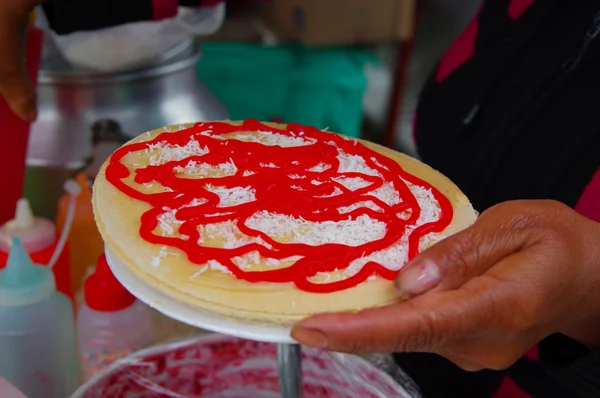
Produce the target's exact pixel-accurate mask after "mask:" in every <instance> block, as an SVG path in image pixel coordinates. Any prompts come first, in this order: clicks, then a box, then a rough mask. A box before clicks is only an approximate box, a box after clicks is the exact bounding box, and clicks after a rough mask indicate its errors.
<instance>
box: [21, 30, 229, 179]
mask: <svg viewBox="0 0 600 398" xmlns="http://www.w3.org/2000/svg"><path fill="white" fill-rule="evenodd" d="M173 51H176V52H178V53H179V55H177V56H172V52H171V54H170V55H169V57H168V58H167V59H168V60H167V61H165V62H157V63H155V64H154V65H152V66H150V67H148V68H145V69H141V70H136V71H131V72H126V73H109V74H104V73H95V72H89V71H85V70H75V69H71V68H70V67H68V66H65V64H61V63H60V62H51V61H56V60H55V59H53V60H51V61H48V62H45V63H44V66H43V67H42V70H41V72H40V76H39V85H38V106H39V117H38V120H37V121H36V122H35V123H34V124H33V126H32V130H31V136H30V142H29V150H28V159H27V164H28V165H29V166H51V167H67V168H70V169H73V168H79V167H81V166H83V165H84V164H85V162H86V160H87V159H89V158H90V157H91V156H92V154H93V146H92V140H93V132H94V130H96V131H98V126H99V125H100V126H112V127H113V128H114V126H117V127H116V128H117V129H118V130H120V131H121V132H122V133H123V134H125V136H128V137H133V136H135V135H137V134H139V133H142V132H145V131H148V130H152V129H155V128H158V127H161V126H166V125H170V124H179V123H186V122H195V121H205V120H218V119H224V118H226V117H227V112H226V111H225V109H224V108H223V107H222V106H221V104H220V103H219V102H218V101H217V100H216V99H215V98H214V96H213V95H212V94H211V93H210V92H209V91H208V89H207V88H206V87H205V86H204V85H203V84H202V83H201V82H200V81H199V80H198V78H197V76H196V67H195V66H196V62H197V60H198V58H199V57H200V52H201V47H200V44H199V43H197V42H194V41H191V40H190V41H187V42H184V43H182V44H181V45H180V46H179V47H178V48H177V49H174V50H173Z"/></svg>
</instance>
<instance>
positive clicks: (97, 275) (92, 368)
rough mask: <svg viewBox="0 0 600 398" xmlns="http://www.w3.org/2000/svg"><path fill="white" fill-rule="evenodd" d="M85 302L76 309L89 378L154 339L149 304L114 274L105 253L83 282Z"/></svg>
mask: <svg viewBox="0 0 600 398" xmlns="http://www.w3.org/2000/svg"><path fill="white" fill-rule="evenodd" d="M83 291H84V299H85V302H84V304H83V305H82V306H81V308H80V310H79V312H78V313H77V340H78V341H79V353H80V356H81V362H82V370H83V377H84V379H85V380H87V379H89V378H90V377H91V376H93V375H94V374H95V373H97V372H100V371H102V370H104V369H105V368H106V367H107V366H108V365H110V364H111V363H113V362H114V361H116V360H117V359H119V358H122V357H125V356H127V355H129V354H131V353H133V352H135V351H138V350H140V349H142V348H145V347H147V346H149V345H151V344H152V343H153V342H154V328H153V324H152V317H151V312H150V308H149V307H148V306H146V304H144V303H142V302H141V301H139V300H137V299H136V298H135V297H134V296H133V295H131V293H129V292H128V291H127V290H126V289H125V288H124V287H123V286H122V285H121V284H120V283H119V281H118V280H117V278H115V276H114V275H113V273H112V271H111V270H110V268H109V266H108V263H107V262H106V257H105V256H104V254H102V255H101V256H100V257H99V258H98V262H97V264H96V270H95V272H94V273H93V274H92V275H90V276H89V277H88V278H87V279H86V280H85V282H84V284H83Z"/></svg>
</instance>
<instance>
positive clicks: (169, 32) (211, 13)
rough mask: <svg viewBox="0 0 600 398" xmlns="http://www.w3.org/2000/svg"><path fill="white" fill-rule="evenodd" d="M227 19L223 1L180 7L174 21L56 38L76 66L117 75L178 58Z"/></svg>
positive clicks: (54, 35)
mask: <svg viewBox="0 0 600 398" xmlns="http://www.w3.org/2000/svg"><path fill="white" fill-rule="evenodd" d="M224 18H225V2H221V3H219V4H216V5H214V6H210V7H200V8H188V7H179V10H178V15H177V16H176V17H174V18H167V19H163V20H159V21H142V22H134V23H125V24H120V25H117V26H112V27H108V28H104V29H96V30H89V31H78V32H75V33H70V34H66V35H57V34H54V33H53V35H52V36H53V38H54V41H55V43H56V45H57V47H58V48H59V50H60V51H61V53H62V55H63V56H64V57H65V58H66V59H67V60H68V61H69V62H70V63H71V64H73V65H74V66H77V67H81V68H86V69H90V70H95V71H100V72H117V71H124V70H131V69H135V68H140V67H143V66H146V65H147V64H149V63H152V62H155V61H157V60H162V61H164V60H166V59H169V58H171V57H173V56H175V55H177V47H178V45H179V44H180V43H182V42H183V41H185V40H189V39H192V38H194V37H195V36H204V35H210V34H212V33H214V32H216V31H217V30H218V29H219V28H220V27H221V25H222V23H223V20H224Z"/></svg>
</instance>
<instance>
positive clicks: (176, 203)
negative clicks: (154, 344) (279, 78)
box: [106, 120, 453, 293]
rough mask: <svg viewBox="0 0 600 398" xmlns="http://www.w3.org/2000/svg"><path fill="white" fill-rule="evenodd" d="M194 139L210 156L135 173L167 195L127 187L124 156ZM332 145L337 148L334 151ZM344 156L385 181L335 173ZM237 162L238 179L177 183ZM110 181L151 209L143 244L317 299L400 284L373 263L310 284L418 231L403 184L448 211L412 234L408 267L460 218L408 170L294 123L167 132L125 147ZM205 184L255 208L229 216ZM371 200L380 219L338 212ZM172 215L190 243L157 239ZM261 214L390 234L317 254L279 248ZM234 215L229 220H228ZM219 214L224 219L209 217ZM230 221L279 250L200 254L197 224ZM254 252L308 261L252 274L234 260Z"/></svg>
mask: <svg viewBox="0 0 600 398" xmlns="http://www.w3.org/2000/svg"><path fill="white" fill-rule="evenodd" d="M206 131H210V134H211V135H212V136H219V135H224V134H229V133H235V132H243V131H268V132H272V133H277V134H282V135H285V136H288V137H302V138H303V139H305V140H314V141H315V142H314V143H313V144H311V145H306V146H296V147H285V148H284V147H281V146H267V145H263V144H261V143H258V142H245V141H240V140H236V139H228V140H223V139H216V138H213V137H211V136H210V135H206ZM202 133H204V134H202ZM191 139H194V140H196V141H198V143H199V145H200V147H201V148H204V147H206V148H208V150H209V153H207V154H204V155H201V156H190V157H187V158H185V159H182V160H179V161H170V162H167V163H164V164H161V165H158V166H147V167H144V168H139V169H136V170H135V173H136V174H135V176H134V181H135V182H136V183H138V184H145V183H152V182H157V183H160V184H161V185H162V186H164V187H168V188H170V189H171V190H172V191H171V192H160V193H151V194H149V193H142V192H140V191H138V190H136V189H135V188H134V187H132V186H130V185H128V184H127V183H126V182H125V181H124V180H125V179H126V178H127V177H129V176H130V171H129V169H128V168H127V167H126V166H125V165H124V164H122V163H121V160H122V159H123V157H124V156H126V155H127V154H129V153H132V152H136V151H145V150H146V149H147V148H148V147H149V146H150V145H153V144H160V143H163V144H171V145H178V146H185V145H186V144H187V143H188V142H189V141H190V140H191ZM331 142H333V143H335V145H331ZM338 148H339V150H342V151H343V152H345V153H347V154H350V155H358V156H361V157H362V158H364V159H365V161H366V164H367V165H368V166H369V167H370V168H372V169H374V170H376V171H378V172H379V173H380V174H381V175H382V176H383V178H381V177H377V176H371V175H365V174H363V173H358V172H343V173H340V172H338V168H339V160H338V158H337V156H338ZM230 159H233V160H234V161H235V165H236V167H237V173H236V174H235V175H233V176H228V177H219V178H202V179H198V178H196V179H191V178H181V177H178V176H176V173H175V172H174V171H173V169H174V168H175V167H177V166H181V167H185V166H186V165H187V164H188V163H189V162H190V161H196V162H197V163H206V164H209V165H213V166H217V165H219V164H222V163H224V162H228V161H229V160H230ZM265 163H272V164H275V165H276V166H277V167H278V168H272V167H266V165H265ZM320 163H325V164H328V165H330V166H331V167H330V168H329V169H327V170H325V171H322V172H315V171H308V170H309V169H311V168H313V167H314V166H317V165H318V164H320ZM244 171H252V172H254V173H255V174H252V175H247V176H244V175H243V174H244ZM290 175H297V176H306V178H303V179H292V178H291V177H290ZM334 177H349V178H352V177H359V178H361V179H363V180H366V181H368V182H369V183H370V185H368V186H366V187H364V188H360V189H358V190H354V191H351V190H349V189H347V188H346V187H345V186H344V185H342V184H340V183H339V182H336V181H334V180H333V178H334ZM106 179H107V180H108V181H109V182H110V183H111V184H112V185H114V186H115V187H116V188H117V189H119V190H120V191H122V192H123V193H124V194H126V195H128V196H130V197H132V198H134V199H137V200H141V201H144V202H147V203H149V204H150V205H151V206H152V209H151V210H148V211H147V212H146V213H144V214H143V215H142V217H141V226H140V236H141V237H142V238H143V239H145V240H146V241H148V242H150V243H153V244H157V245H166V246H171V247H176V248H178V249H180V250H182V251H183V252H185V253H186V254H187V257H188V259H189V261H191V262H193V263H195V264H198V265H202V264H206V263H207V262H208V261H209V260H217V261H218V262H219V263H221V264H223V265H224V266H225V267H227V268H228V269H229V270H230V271H231V272H232V273H233V275H235V277H237V278H239V279H243V280H246V281H248V282H274V283H288V282H293V283H294V284H295V285H296V287H298V288H299V289H301V290H305V291H308V292H315V293H328V292H334V291H339V290H344V289H348V288H351V287H354V286H356V285H358V284H359V283H362V282H364V281H365V280H367V278H369V277H370V276H371V275H374V274H375V275H379V276H381V277H383V278H385V279H388V280H393V279H394V278H395V277H396V275H397V274H398V271H391V270H389V269H388V268H386V267H384V266H382V265H381V264H378V263H376V262H369V263H367V264H366V265H365V266H364V267H363V268H362V269H361V270H360V271H359V272H358V273H356V274H355V275H353V276H351V277H349V278H347V279H344V280H340V281H336V282H330V283H314V282H311V281H310V280H309V279H310V278H311V277H312V276H314V275H316V274H317V273H318V272H333V271H335V270H336V269H338V270H342V269H345V268H347V267H348V266H349V265H350V263H351V262H352V261H354V260H356V259H359V258H361V257H363V256H368V255H369V254H372V253H374V252H377V251H380V250H382V249H385V248H388V247H389V246H391V245H392V244H394V243H396V242H397V241H398V240H399V239H400V238H401V237H402V236H403V235H404V234H405V231H406V229H407V227H409V226H413V225H415V224H416V222H417V220H418V219H419V216H420V213H421V209H420V207H419V205H418V203H417V200H416V198H415V196H414V195H413V194H412V192H411V191H410V189H409V187H408V186H407V184H406V183H405V181H408V182H410V183H412V184H414V185H419V186H421V187H424V188H425V189H431V192H432V193H433V196H434V197H435V199H436V200H437V201H438V203H439V206H440V213H441V215H440V217H439V219H438V220H437V221H435V222H430V223H426V224H423V225H421V226H419V227H417V228H415V229H414V230H413V231H412V232H411V233H410V235H409V236H408V245H409V247H408V259H409V260H410V259H412V258H413V257H414V256H415V255H417V253H418V251H419V240H420V238H421V237H422V236H424V235H426V234H428V233H431V232H441V231H443V230H444V229H445V228H446V227H447V226H448V225H449V224H450V222H451V221H452V216H453V211H452V204H451V203H450V201H449V200H448V199H447V198H446V197H445V196H444V195H443V194H442V193H440V192H439V191H438V190H437V189H435V188H434V187H433V186H431V185H430V184H428V183H427V182H425V181H423V180H421V179H419V178H417V177H415V176H413V175H411V174H409V173H407V172H406V171H404V170H403V169H402V168H401V167H400V165H398V163H396V162H395V161H394V160H392V159H389V158H387V157H385V156H383V155H381V154H378V153H377V152H375V151H373V150H371V149H369V148H367V147H366V146H364V145H362V144H361V143H359V142H357V141H355V140H352V139H345V138H343V137H341V136H338V135H336V134H331V133H327V132H323V131H321V130H318V129H316V128H313V127H305V126H300V125H296V124H290V125H288V126H287V127H286V129H285V130H283V129H276V128H273V127H269V126H266V125H264V124H261V123H259V122H258V121H255V120H247V121H245V122H244V123H243V124H242V125H241V126H233V125H230V124H228V123H220V122H212V123H198V124H196V125H195V126H194V127H192V128H188V129H184V130H181V131H178V132H175V133H162V134H159V135H158V136H157V137H156V138H154V139H153V140H151V141H145V142H138V143H134V144H129V145H126V146H123V147H121V148H120V149H118V150H117V151H116V152H115V153H114V154H113V155H112V156H111V158H110V162H109V165H108V167H107V168H106ZM312 180H318V181H319V182H322V183H321V184H320V185H314V184H312V183H311V181H312ZM386 182H392V184H393V186H394V188H395V189H396V191H397V192H398V193H399V195H400V198H401V200H402V202H401V203H399V204H396V205H394V206H389V205H388V204H386V203H385V202H383V201H381V200H380V199H378V198H377V197H375V196H373V195H372V194H371V193H372V191H374V190H375V189H377V188H379V187H381V186H382V184H384V183H386ZM208 184H210V185H213V186H222V187H226V188H234V187H248V186H250V187H252V188H254V189H255V191H256V194H255V196H256V200H255V201H253V202H250V203H244V204H240V205H236V206H232V207H227V208H223V207H217V205H218V204H219V197H218V195H216V194H215V193H213V192H210V191H209V190H207V189H205V186H206V185H208ZM292 186H296V187H301V188H302V191H298V190H297V189H294V188H292ZM336 188H337V189H339V190H341V191H342V194H339V195H336V196H331V197H325V198H323V197H320V196H326V195H331V194H332V193H333V192H334V191H335V190H336ZM193 199H200V200H201V199H204V200H205V201H203V202H204V203H202V204H200V205H198V206H193V207H185V208H181V206H183V205H188V204H189V203H190V202H191V201H192V200H193ZM368 200H371V201H373V202H374V203H376V204H377V205H378V206H379V207H380V208H381V209H382V210H383V211H375V210H372V209H369V208H365V207H361V208H358V209H356V210H353V211H351V212H348V213H345V214H339V212H338V210H337V208H338V207H341V206H349V205H352V204H355V203H358V202H363V201H368ZM165 207H168V208H171V209H179V210H178V211H177V213H176V218H177V219H178V220H179V221H181V222H182V224H181V226H180V227H179V233H180V234H181V235H187V236H189V239H183V238H181V237H170V236H160V235H157V234H155V233H154V231H155V229H156V228H157V226H158V223H159V221H158V217H159V216H160V215H161V214H163V213H164V208H165ZM262 210H266V211H268V212H270V213H277V214H281V215H288V216H293V217H296V218H299V217H301V218H303V219H304V220H306V221H310V222H323V221H342V220H347V219H349V218H350V219H352V220H354V219H356V218H357V217H359V216H361V215H364V214H366V215H368V216H369V217H371V218H372V219H374V220H379V221H381V222H384V223H385V224H386V225H387V230H386V233H385V236H383V237H382V238H381V239H379V240H376V241H372V242H368V243H365V244H362V245H359V246H347V245H343V244H333V243H332V244H323V245H319V246H311V245H307V244H302V243H280V242H277V241H275V240H273V239H272V238H271V237H270V236H268V235H267V234H265V233H263V232H261V231H257V230H254V229H251V228H249V227H248V226H247V225H246V224H245V222H246V220H247V219H248V218H249V217H251V216H252V215H253V214H254V213H256V212H257V211H262ZM406 211H410V217H408V219H403V218H401V217H399V216H398V213H403V212H406ZM229 212H231V213H232V214H226V213H229ZM215 213H225V214H223V215H219V216H209V217H207V216H208V215H214V214H215ZM405 218H406V217H405ZM228 220H232V221H234V222H235V223H236V225H237V227H238V228H239V230H240V231H241V232H242V233H244V234H246V235H248V236H254V237H260V238H262V239H263V240H264V241H266V242H267V243H269V244H270V245H271V246H272V248H267V247H265V246H263V245H261V244H259V243H249V244H246V245H243V246H241V247H237V248H227V249H226V248H213V247H202V246H199V245H198V244H197V242H198V239H199V238H200V230H199V226H201V225H203V224H211V223H218V222H225V221H228ZM255 250H256V251H258V252H259V253H260V254H261V255H262V256H263V257H265V258H274V259H284V258H288V257H291V256H302V259H300V260H298V261H297V262H296V263H294V264H293V265H291V266H289V267H287V268H278V269H277V268H274V269H272V270H264V271H245V270H242V269H240V268H239V267H238V266H237V265H236V264H235V263H234V262H233V261H232V259H233V258H234V257H236V256H241V255H243V254H246V253H249V252H252V251H255Z"/></svg>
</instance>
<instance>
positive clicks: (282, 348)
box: [277, 344, 302, 398]
mask: <svg viewBox="0 0 600 398" xmlns="http://www.w3.org/2000/svg"><path fill="white" fill-rule="evenodd" d="M277 363H278V366H279V385H280V386H281V396H282V398H301V397H302V353H301V348H300V345H299V344H278V345H277Z"/></svg>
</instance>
